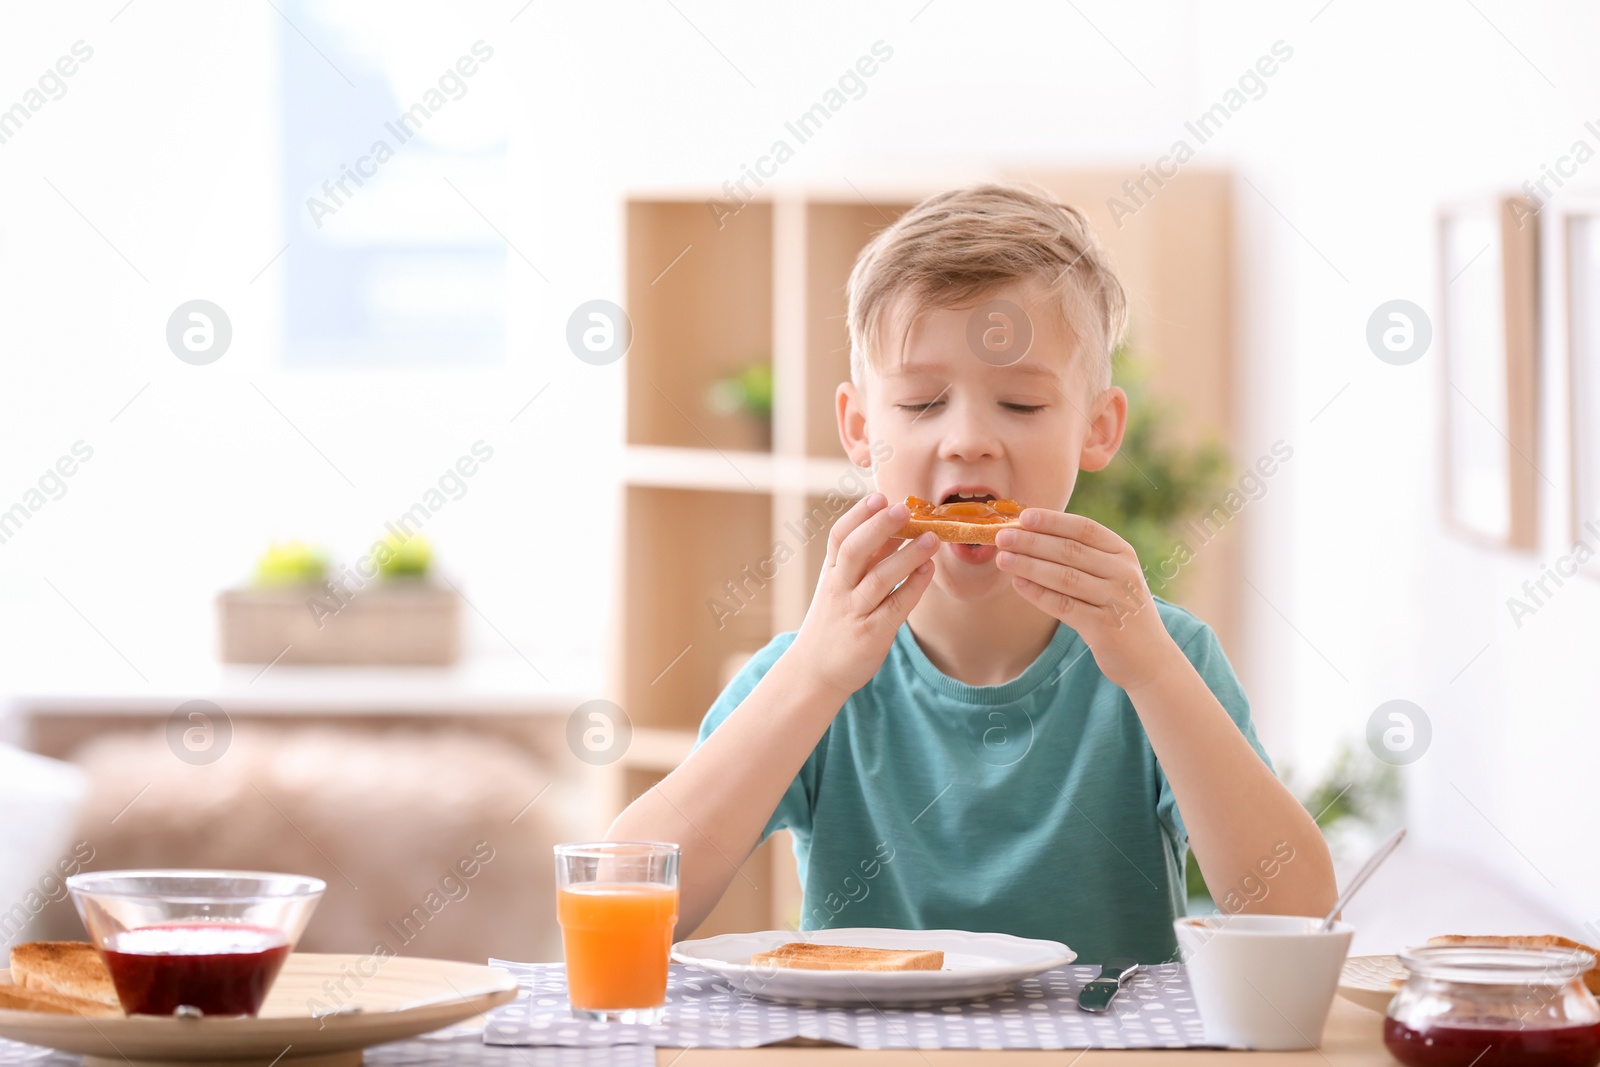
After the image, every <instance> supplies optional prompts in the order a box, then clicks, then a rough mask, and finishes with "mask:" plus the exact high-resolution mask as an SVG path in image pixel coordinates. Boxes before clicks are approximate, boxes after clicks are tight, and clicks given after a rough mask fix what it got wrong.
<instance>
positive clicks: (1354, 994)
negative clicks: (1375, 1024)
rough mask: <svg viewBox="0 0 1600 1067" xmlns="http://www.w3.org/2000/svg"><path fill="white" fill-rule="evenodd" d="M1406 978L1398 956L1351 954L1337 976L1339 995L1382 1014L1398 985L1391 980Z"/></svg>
mask: <svg viewBox="0 0 1600 1067" xmlns="http://www.w3.org/2000/svg"><path fill="white" fill-rule="evenodd" d="M1396 979H1399V980H1400V981H1402V982H1404V981H1405V980H1406V965H1405V964H1403V963H1401V962H1400V957H1398V956H1351V957H1350V958H1349V959H1347V960H1345V961H1344V970H1343V972H1341V973H1340V975H1339V995H1340V996H1342V997H1344V998H1345V999H1346V1000H1349V1001H1354V1002H1355V1003H1357V1004H1359V1005H1361V1006H1362V1007H1363V1008H1371V1009H1372V1010H1373V1011H1375V1012H1378V1013H1379V1014H1382V1013H1383V1012H1386V1011H1388V1010H1389V1001H1390V999H1392V998H1393V997H1394V995H1395V994H1396V993H1398V992H1399V991H1400V987H1399V986H1397V985H1392V984H1390V983H1392V982H1393V981H1394V980H1396Z"/></svg>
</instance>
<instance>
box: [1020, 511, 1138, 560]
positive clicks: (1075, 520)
mask: <svg viewBox="0 0 1600 1067" xmlns="http://www.w3.org/2000/svg"><path fill="white" fill-rule="evenodd" d="M1018 521H1020V522H1021V523H1022V529H1023V530H1024V531H1037V532H1038V533H1047V534H1055V535H1056V536H1057V537H1070V538H1072V539H1073V540H1074V541H1082V542H1083V543H1084V544H1086V545H1088V546H1089V547H1090V548H1098V549H1099V550H1100V551H1102V552H1113V553H1115V552H1121V551H1122V549H1123V547H1124V546H1125V545H1126V544H1127V542H1126V541H1124V540H1123V539H1122V538H1120V537H1118V536H1117V535H1116V534H1114V533H1112V532H1111V531H1110V530H1108V529H1106V528H1105V527H1104V526H1102V525H1100V524H1099V523H1098V522H1095V521H1094V520H1093V519H1090V518H1085V517H1084V516H1082V515H1074V514H1072V513H1071V512H1070V511H1053V510H1051V509H1050V508H1023V509H1022V514H1021V515H1020V516H1019V517H1018Z"/></svg>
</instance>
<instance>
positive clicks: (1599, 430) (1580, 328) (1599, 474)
mask: <svg viewBox="0 0 1600 1067" xmlns="http://www.w3.org/2000/svg"><path fill="white" fill-rule="evenodd" d="M1561 235H1562V240H1563V248H1562V266H1563V268H1564V270H1565V274H1566V286H1565V290H1564V292H1563V294H1562V295H1563V297H1564V298H1565V303H1566V327H1567V397H1568V405H1569V406H1568V411H1567V415H1568V421H1567V426H1568V449H1569V452H1568V456H1569V472H1570V473H1569V478H1568V494H1569V509H1568V514H1569V515H1570V516H1571V519H1570V533H1571V535H1572V543H1573V544H1574V545H1576V544H1584V545H1588V546H1589V548H1590V549H1591V551H1593V550H1595V549H1596V548H1600V543H1597V542H1600V197H1590V198H1587V199H1583V200H1579V202H1578V203H1576V204H1574V205H1573V206H1571V207H1570V208H1569V210H1567V211H1566V213H1565V214H1564V215H1563V217H1562V220H1561ZM1597 557H1600V553H1596V554H1595V555H1592V556H1589V557H1588V558H1585V559H1584V560H1583V562H1581V563H1579V564H1578V565H1577V566H1578V569H1579V571H1581V572H1582V573H1584V574H1586V575H1587V576H1589V577H1591V578H1600V558H1597Z"/></svg>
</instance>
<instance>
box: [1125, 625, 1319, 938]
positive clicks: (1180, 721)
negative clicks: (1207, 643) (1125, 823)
mask: <svg viewBox="0 0 1600 1067" xmlns="http://www.w3.org/2000/svg"><path fill="white" fill-rule="evenodd" d="M1128 696H1129V698H1130V699H1131V700H1132V701H1133V706H1134V708H1135V709H1136V710H1137V711H1138V713H1139V719H1140V722H1141V723H1142V724H1143V726H1144V730H1145V734H1146V735H1147V736H1148V737H1149V738H1150V745H1151V748H1152V749H1154V751H1155V754H1156V759H1157V760H1159V761H1160V762H1161V768H1162V771H1163V772H1164V773H1165V774H1166V776H1167V781H1168V783H1169V784H1170V785H1171V787H1172V794H1173V797H1174V798H1175V799H1176V800H1177V802H1178V807H1179V810H1181V811H1182V812H1183V821H1184V826H1185V827H1186V828H1187V829H1188V831H1189V843H1190V847H1191V848H1192V849H1193V850H1194V854H1195V859H1196V861H1197V862H1198V863H1199V864H1200V870H1201V873H1202V874H1204V875H1205V878H1206V885H1207V886H1208V887H1210V888H1211V890H1212V895H1213V896H1214V897H1215V898H1216V899H1217V901H1218V903H1219V904H1221V903H1222V901H1223V899H1224V897H1225V895H1226V894H1228V893H1229V892H1234V891H1237V892H1240V893H1241V897H1242V899H1243V900H1244V901H1245V903H1244V904H1243V905H1242V906H1241V907H1239V908H1238V909H1236V910H1241V911H1254V912H1260V913H1266V914H1279V915H1317V916H1321V915H1325V914H1327V911H1328V909H1329V908H1331V907H1332V906H1333V902H1334V898H1335V897H1336V896H1337V887H1336V883H1335V879H1334V873H1333V860H1332V857H1331V856H1330V854H1329V852H1328V846H1327V842H1326V841H1325V840H1324V839H1323V836H1322V832H1321V831H1320V830H1319V829H1318V828H1317V824H1316V822H1315V821H1314V820H1313V819H1312V817H1311V816H1310V814H1308V813H1307V812H1306V810H1305V808H1303V807H1302V806H1301V805H1300V802H1299V801H1297V800H1296V799H1295V798H1294V795H1293V794H1292V793H1290V792H1289V790H1288V789H1287V788H1286V787H1285V786H1284V785H1283V783H1282V782H1280V781H1279V780H1278V778H1277V776H1276V775H1274V774H1273V773H1272V771H1271V770H1270V769H1268V767H1267V765H1266V764H1265V763H1263V762H1262V760H1261V758H1260V757H1259V756H1258V755H1257V754H1256V751H1255V750H1254V749H1253V748H1251V747H1250V742H1248V741H1247V740H1245V737H1244V735H1243V734H1242V733H1240V732H1239V728H1238V727H1237V726H1236V725H1235V724H1234V722H1233V720H1232V719H1231V718H1230V717H1229V716H1228V713H1227V711H1226V709H1224V708H1223V706H1222V704H1221V703H1220V702H1219V701H1218V700H1217V698H1216V695H1215V694H1214V693H1212V692H1211V689H1210V688H1209V687H1208V686H1207V685H1206V683H1205V680H1204V679H1203V678H1201V677H1200V675H1199V673H1198V672H1197V671H1196V670H1195V669H1194V666H1193V664H1191V663H1190V662H1189V660H1188V659H1187V658H1186V657H1185V656H1184V655H1183V653H1182V651H1181V650H1180V649H1179V648H1178V646H1177V645H1176V644H1173V645H1172V658H1171V659H1170V660H1169V662H1168V664H1167V666H1166V667H1165V668H1164V669H1162V670H1160V671H1158V672H1157V673H1156V674H1155V676H1154V677H1152V679H1151V680H1150V681H1149V682H1148V683H1146V684H1145V685H1144V686H1142V687H1140V688H1139V689H1138V690H1136V691H1135V690H1130V691H1129V693H1128ZM1280 843H1286V844H1287V845H1288V846H1289V847H1290V848H1292V849H1293V850H1294V851H1293V859H1292V860H1289V861H1287V862H1277V861H1279V860H1281V851H1282V850H1281V845H1280ZM1263 864H1265V865H1266V868H1265V869H1268V870H1271V871H1272V872H1273V873H1272V875H1271V877H1270V879H1267V878H1264V877H1263V874H1264V868H1263ZM1241 887H1243V888H1242V889H1241ZM1261 888H1264V890H1265V891H1264V892H1260V891H1259V890H1260V889H1261ZM1258 893H1259V895H1258Z"/></svg>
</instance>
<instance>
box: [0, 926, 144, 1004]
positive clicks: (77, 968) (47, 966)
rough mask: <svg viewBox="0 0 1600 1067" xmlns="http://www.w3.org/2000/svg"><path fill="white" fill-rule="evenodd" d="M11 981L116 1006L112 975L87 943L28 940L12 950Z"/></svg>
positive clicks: (26, 987) (32, 988)
mask: <svg viewBox="0 0 1600 1067" xmlns="http://www.w3.org/2000/svg"><path fill="white" fill-rule="evenodd" d="M11 980H12V981H13V982H15V983H16V984H17V985H18V986H20V987H21V988H23V989H28V990H34V991H37V992H42V993H57V994H60V995H62V996H68V997H77V998H78V999H80V1000H93V1001H98V1002H99V1003H101V1004H106V1005H109V1006H111V1007H113V1008H115V1007H118V1006H119V1002H118V1000H117V989H116V986H114V985H112V984H111V972H110V971H107V970H106V964H105V961H104V960H102V959H101V958H100V953H99V952H97V951H95V947H94V946H93V945H91V944H89V943H88V942H87V941H28V942H25V943H24V944H21V945H18V946H16V947H15V948H13V949H12V950H11Z"/></svg>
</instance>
